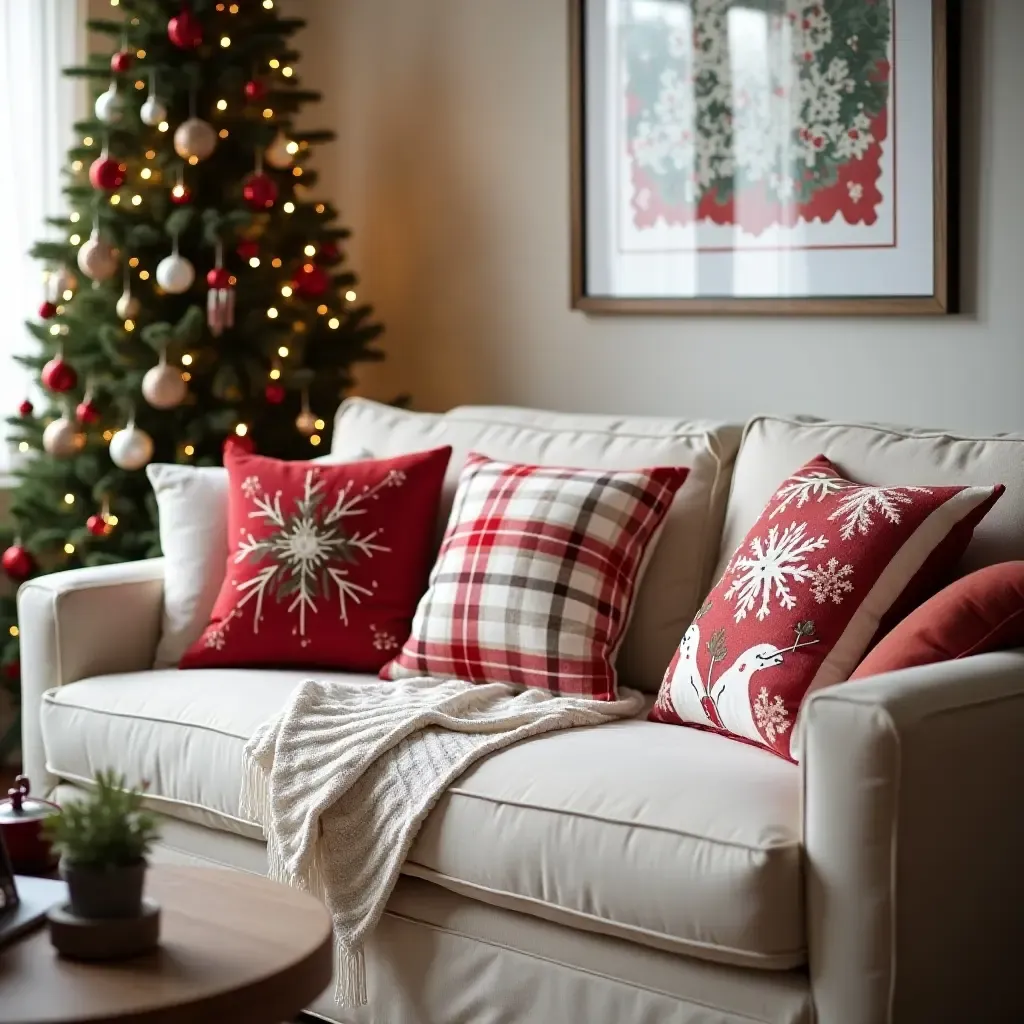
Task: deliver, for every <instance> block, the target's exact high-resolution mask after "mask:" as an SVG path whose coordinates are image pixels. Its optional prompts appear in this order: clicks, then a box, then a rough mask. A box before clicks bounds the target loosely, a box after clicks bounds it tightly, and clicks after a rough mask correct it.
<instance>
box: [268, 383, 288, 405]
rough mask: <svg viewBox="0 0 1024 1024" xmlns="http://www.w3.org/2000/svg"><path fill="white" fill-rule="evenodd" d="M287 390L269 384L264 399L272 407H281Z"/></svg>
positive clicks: (278, 385)
mask: <svg viewBox="0 0 1024 1024" xmlns="http://www.w3.org/2000/svg"><path fill="white" fill-rule="evenodd" d="M285 395H286V392H285V389H284V388H283V387H282V386H281V385H280V384H268V385H267V386H266V387H265V388H264V389H263V397H264V398H265V399H266V400H267V401H268V402H269V403H270V404H271V405H280V404H281V403H282V402H283V401H284V399H285Z"/></svg>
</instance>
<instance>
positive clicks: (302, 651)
mask: <svg viewBox="0 0 1024 1024" xmlns="http://www.w3.org/2000/svg"><path fill="white" fill-rule="evenodd" d="M450 455H451V448H448V447H446V448H437V449H434V450H433V451H429V452H417V453H415V454H413V455H402V456H399V457H397V458H393V459H366V460H363V461H360V462H348V463H344V464H342V465H328V464H325V463H315V462H283V461H281V460H280V459H269V458H266V457H264V456H262V455H248V454H246V453H244V452H241V451H239V450H238V449H236V448H229V449H228V451H227V453H226V454H225V457H224V464H225V466H226V467H227V470H228V480H229V490H228V541H229V549H230V554H229V555H228V561H227V568H226V571H225V577H224V583H223V585H222V586H221V590H220V594H219V595H218V597H217V603H216V604H215V605H214V609H213V614H212V616H211V618H210V622H209V625H207V627H206V629H205V630H204V631H203V634H202V636H200V638H199V639H198V640H197V641H196V642H195V643H194V644H193V645H192V646H191V647H190V648H189V649H188V651H186V652H185V656H184V657H183V658H182V660H181V668H212V667H218V666H242V665H260V666H264V665H320V666H323V667H330V668H335V669H343V670H347V671H352V672H376V671H377V670H378V669H379V668H380V667H381V666H382V665H383V664H384V663H385V662H386V661H387V660H388V659H389V658H390V657H392V655H393V654H394V652H395V651H397V650H398V648H399V647H400V646H401V644H402V642H403V641H404V640H405V638H406V637H407V636H408V635H409V626H410V623H411V622H412V616H413V612H414V611H415V610H416V603H417V601H418V600H419V598H420V595H421V594H422V593H423V591H424V589H425V587H426V582H427V575H428V573H429V571H430V563H431V557H432V555H433V539H434V529H435V523H436V517H437V507H438V501H439V499H440V495H441V484H442V482H443V481H444V473H445V469H446V467H447V465H448V458H449V456H450Z"/></svg>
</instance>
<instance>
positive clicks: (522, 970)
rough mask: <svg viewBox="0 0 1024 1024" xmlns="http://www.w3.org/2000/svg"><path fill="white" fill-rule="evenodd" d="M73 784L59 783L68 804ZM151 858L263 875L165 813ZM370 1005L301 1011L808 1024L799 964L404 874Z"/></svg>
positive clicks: (452, 1023) (370, 972) (253, 862)
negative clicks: (560, 915)
mask: <svg viewBox="0 0 1024 1024" xmlns="http://www.w3.org/2000/svg"><path fill="white" fill-rule="evenodd" d="M81 792H82V791H81V790H79V789H76V788H75V787H72V786H61V787H60V788H59V789H58V790H57V792H56V794H55V796H56V799H57V800H59V801H70V800H73V799H75V798H76V797H78V796H80V794H81ZM152 860H153V861H154V862H155V863H171V864H190V865H195V866H200V867H233V868H239V869H241V870H243V871H251V872H254V873H260V874H262V873H263V871H264V870H265V866H266V863H265V857H264V846H263V844H262V843H258V842H254V841H252V840H250V839H243V838H241V837H240V836H235V835H230V834H228V833H226V832H214V831H212V830H210V829H206V828H202V827H201V826H198V825H194V824H189V823H187V822H184V821H179V820H176V819H173V818H165V819H163V820H162V821H161V841H160V843H159V844H158V846H157V848H156V849H155V850H154V852H153V857H152ZM366 957H367V964H368V969H367V981H368V983H369V986H370V993H369V995H370V1003H369V1005H368V1006H366V1007H364V1008H362V1009H360V1010H342V1009H340V1008H339V1007H338V1006H337V1005H335V1003H334V1001H333V998H332V996H331V992H330V990H328V991H327V992H325V993H324V995H323V996H321V998H320V999H319V1000H317V1002H316V1003H314V1004H313V1006H312V1007H311V1009H312V1010H313V1011H314V1012H316V1013H318V1014H319V1015H322V1016H323V1017H324V1018H325V1019H327V1020H331V1021H335V1022H338V1024H383V1022H385V1021H386V1022H388V1024H509V1022H510V1021H521V1022H523V1024H569V1022H570V1021H572V1022H577V1021H578V1022H586V1024H627V1022H629V1024H634V1022H637V1024H639V1022H641V1021H642V1022H645V1024H646V1022H648V1021H650V1022H652V1024H660V1022H664V1024H712V1022H713V1024H754V1022H762V1021H763V1022H766V1024H767V1022H772V1024H811V1022H812V1021H813V1019H814V1018H813V1011H812V1008H811V998H810V993H809V991H808V980H807V975H806V972H804V971H749V970H744V969H742V968H737V967H725V966H722V965H720V964H710V963H707V962H706V961H701V960H696V959H692V958H689V957H679V956H673V955H671V954H668V953H660V952H657V951H655V950H651V949H645V948H644V947H642V946H638V945H635V944H633V943H629V942H623V941H622V940H620V939H613V938H607V937H605V936H601V935H595V934H593V933H590V932H585V931H575V930H573V929H570V928H565V927H563V926H561V925H558V924H551V923H549V922H547V921H543V920H541V919H539V918H536V917H530V916H527V915H524V914H518V913H513V912H510V911H507V910H499V909H496V908H494V907H491V906H487V905H486V904H484V903H480V902H477V901H474V900H467V899H465V898H464V897H462V896H459V895H456V894H454V893H452V892H448V891H447V890H445V889H440V888H438V887H437V886H434V885H429V884H427V883H426V882H423V881H420V880H418V879H415V878H403V879H401V880H400V881H399V883H398V887H397V889H396V890H395V892H394V894H393V895H392V897H391V900H390V902H389V903H388V910H387V911H386V913H385V915H384V918H383V920H382V921H381V924H380V926H379V927H378V929H377V931H376V933H375V934H374V936H373V937H372V938H371V940H370V941H369V943H368V944H367V948H366Z"/></svg>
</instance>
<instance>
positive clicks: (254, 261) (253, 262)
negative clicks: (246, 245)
mask: <svg viewBox="0 0 1024 1024" xmlns="http://www.w3.org/2000/svg"><path fill="white" fill-rule="evenodd" d="M259 265H260V258H259V256H250V257H249V266H250V267H252V268H253V270H255V269H256V268H257V267H258V266H259Z"/></svg>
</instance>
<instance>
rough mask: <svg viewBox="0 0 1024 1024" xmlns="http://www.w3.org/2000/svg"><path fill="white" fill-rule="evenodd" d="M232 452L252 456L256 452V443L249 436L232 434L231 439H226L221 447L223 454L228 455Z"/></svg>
mask: <svg viewBox="0 0 1024 1024" xmlns="http://www.w3.org/2000/svg"><path fill="white" fill-rule="evenodd" d="M232 450H233V451H236V452H245V453H246V454H248V455H252V453H253V452H254V451H256V442H255V441H254V440H253V439H252V438H251V437H250V436H249V435H248V434H246V435H245V436H244V437H239V436H238V435H237V434H232V435H231V436H230V437H226V438H224V444H223V445H222V446H221V451H222V452H223V454H225V455H227V453H228V452H229V451H232Z"/></svg>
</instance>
